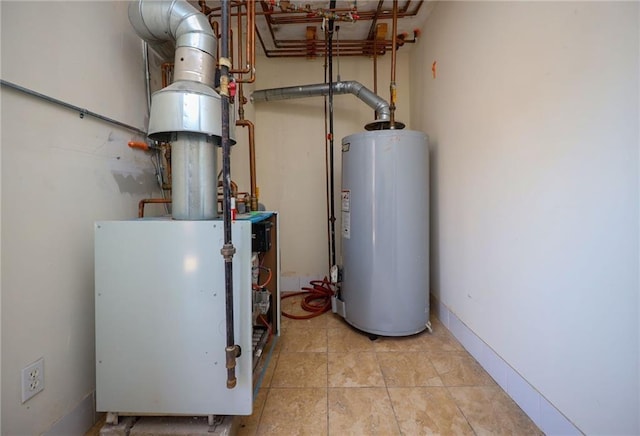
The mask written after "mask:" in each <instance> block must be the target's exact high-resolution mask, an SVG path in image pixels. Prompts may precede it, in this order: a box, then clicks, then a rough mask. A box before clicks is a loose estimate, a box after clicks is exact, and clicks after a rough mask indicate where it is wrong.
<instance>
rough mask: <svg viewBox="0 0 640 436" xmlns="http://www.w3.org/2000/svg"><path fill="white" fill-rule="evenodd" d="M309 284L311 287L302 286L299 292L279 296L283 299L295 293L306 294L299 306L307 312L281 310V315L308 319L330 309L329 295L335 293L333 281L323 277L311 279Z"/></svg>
mask: <svg viewBox="0 0 640 436" xmlns="http://www.w3.org/2000/svg"><path fill="white" fill-rule="evenodd" d="M311 285H312V286H313V288H307V287H304V288H302V291H301V292H294V293H292V294H286V295H284V296H282V298H281V300H284V299H285V298H289V297H295V296H297V295H306V297H304V298H303V299H302V301H301V302H300V306H301V307H302V309H304V310H305V311H307V312H309V314H308V315H291V314H290V313H286V312H285V311H284V310H283V311H282V312H281V313H282V315H283V316H286V317H287V318H291V319H310V318H314V317H316V316H320V315H322V314H323V313H325V312H328V311H329V310H331V297H332V296H333V294H334V293H335V291H334V285H333V283H331V282H329V279H327V278H326V277H325V278H324V279H323V280H311Z"/></svg>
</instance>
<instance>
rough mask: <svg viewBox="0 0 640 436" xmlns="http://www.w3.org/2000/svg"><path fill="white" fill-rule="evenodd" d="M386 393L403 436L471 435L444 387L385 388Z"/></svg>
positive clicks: (469, 428) (471, 431) (466, 423)
mask: <svg viewBox="0 0 640 436" xmlns="http://www.w3.org/2000/svg"><path fill="white" fill-rule="evenodd" d="M389 396H390V397H391V403H392V404H393V410H394V411H395V414H396V417H397V418H398V424H399V425H400V431H402V433H403V434H405V435H432V434H442V435H472V434H473V430H472V429H471V427H470V426H469V423H468V422H467V420H466V419H465V417H464V415H463V414H462V413H461V412H460V410H459V409H458V406H457V405H456V403H455V402H454V401H453V398H452V397H451V396H450V395H449V393H448V392H447V389H446V388H443V387H423V388H415V387H414V388H389Z"/></svg>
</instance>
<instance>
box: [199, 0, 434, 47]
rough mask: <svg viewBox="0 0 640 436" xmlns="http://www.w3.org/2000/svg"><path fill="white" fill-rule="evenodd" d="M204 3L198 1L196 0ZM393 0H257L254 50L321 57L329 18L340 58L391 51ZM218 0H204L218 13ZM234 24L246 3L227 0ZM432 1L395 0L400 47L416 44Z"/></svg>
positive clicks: (244, 8) (325, 45)
mask: <svg viewBox="0 0 640 436" xmlns="http://www.w3.org/2000/svg"><path fill="white" fill-rule="evenodd" d="M200 3H202V2H200ZM393 3H394V2H393V0H360V1H336V2H335V7H334V8H333V9H331V8H330V6H331V2H330V1H298V0H289V1H287V0H262V1H256V50H257V51H258V53H262V54H264V55H265V56H267V57H306V58H313V57H320V56H322V57H324V56H325V51H327V47H328V44H327V39H328V38H329V32H328V30H329V29H330V26H331V21H333V25H334V32H333V35H332V40H333V43H332V49H333V53H334V55H338V54H339V55H340V56H373V54H374V52H375V53H376V54H377V55H378V56H384V55H385V54H387V53H390V51H391V46H392V37H393V32H392V29H393V19H392V18H393ZM219 4H220V2H219V1H213V0H208V1H206V5H207V7H211V8H212V10H216V9H217V11H215V12H212V14H210V15H211V16H212V18H213V17H215V16H216V15H219ZM230 4H231V5H232V18H231V23H232V26H233V27H235V23H236V19H235V17H234V15H237V11H238V9H240V10H241V13H246V2H244V1H238V2H234V1H231V2H230ZM434 4H435V2H434V1H432V0H425V1H423V0H398V1H397V5H398V6H397V7H398V23H397V32H396V35H398V39H397V42H398V46H399V47H403V46H406V45H410V44H411V43H413V42H415V39H416V37H417V36H419V31H418V29H420V28H421V27H422V25H423V24H424V22H425V20H426V18H427V16H428V15H429V13H430V12H431V10H432V9H433V6H434Z"/></svg>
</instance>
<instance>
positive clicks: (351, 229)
mask: <svg viewBox="0 0 640 436" xmlns="http://www.w3.org/2000/svg"><path fill="white" fill-rule="evenodd" d="M428 169H429V153H428V145H427V136H426V135H425V134H424V133H422V132H417V131H411V130H377V131H370V132H362V133H356V134H354V135H350V136H347V137H345V138H344V139H343V140H342V195H341V210H342V229H341V233H342V286H341V289H340V293H339V295H337V296H336V297H334V299H333V311H334V312H335V313H338V314H339V315H341V316H343V317H344V319H345V320H346V321H347V322H348V323H349V324H351V325H353V326H354V327H356V328H357V329H359V330H362V331H364V332H368V333H370V334H373V335H381V336H408V335H412V334H415V333H418V332H421V331H423V330H424V329H425V328H428V327H430V325H429V171H428Z"/></svg>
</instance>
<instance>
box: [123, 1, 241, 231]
mask: <svg viewBox="0 0 640 436" xmlns="http://www.w3.org/2000/svg"><path fill="white" fill-rule="evenodd" d="M129 21H130V22H131V25H132V26H133V28H134V30H135V31H136V33H137V34H138V36H140V38H142V39H144V40H145V41H147V42H148V43H150V44H151V45H158V44H162V43H166V42H167V41H169V42H170V41H175V45H176V50H175V60H174V82H173V83H172V84H171V85H169V86H167V87H166V88H163V89H161V90H160V91H158V92H155V93H154V94H153V96H152V98H151V113H150V115H149V133H148V134H149V138H150V139H152V140H155V141H162V142H170V143H171V158H172V167H173V169H174V172H173V181H172V201H173V203H172V216H173V218H175V219H179V220H207V219H213V218H215V217H216V216H217V203H216V201H217V178H216V175H217V168H216V167H217V162H216V156H217V153H216V150H215V146H219V145H220V143H221V137H222V126H221V119H222V106H221V98H220V95H218V94H217V93H216V92H215V91H214V90H213V86H214V79H215V69H216V57H217V52H216V48H217V40H216V37H215V35H214V34H213V30H212V29H211V25H210V24H209V20H208V19H207V17H205V16H204V15H203V14H202V13H201V12H200V11H198V10H197V9H196V8H194V7H193V6H191V5H190V4H189V3H187V2H186V1H184V0H173V1H153V0H138V1H136V2H133V3H131V4H130V5H129ZM229 115H230V117H231V119H232V120H233V122H232V123H231V125H235V111H234V110H230V111H229ZM230 133H231V135H230V136H231V141H232V143H233V144H235V131H234V130H231V132H230Z"/></svg>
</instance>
